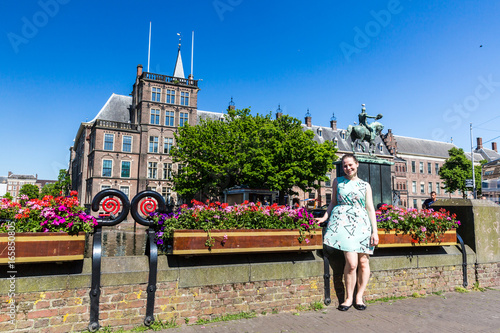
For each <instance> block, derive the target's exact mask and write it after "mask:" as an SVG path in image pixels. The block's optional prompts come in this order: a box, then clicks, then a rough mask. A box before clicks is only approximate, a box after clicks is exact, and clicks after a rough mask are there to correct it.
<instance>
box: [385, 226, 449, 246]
mask: <svg viewBox="0 0 500 333" xmlns="http://www.w3.org/2000/svg"><path fill="white" fill-rule="evenodd" d="M378 237H379V244H378V247H379V248H383V247H408V246H445V245H456V244H457V231H456V229H452V230H448V231H446V232H445V233H443V234H441V235H440V236H439V237H435V236H432V237H428V238H427V239H426V240H427V242H426V241H425V240H424V241H421V242H418V241H417V240H415V239H413V238H412V236H411V235H410V234H402V233H401V231H400V232H399V233H398V234H396V231H394V230H391V231H386V230H385V229H378Z"/></svg>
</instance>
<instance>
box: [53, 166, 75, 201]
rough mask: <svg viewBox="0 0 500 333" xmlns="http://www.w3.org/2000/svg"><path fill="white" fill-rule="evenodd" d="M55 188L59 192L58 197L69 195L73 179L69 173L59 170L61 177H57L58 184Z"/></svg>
mask: <svg viewBox="0 0 500 333" xmlns="http://www.w3.org/2000/svg"><path fill="white" fill-rule="evenodd" d="M54 188H55V190H56V192H57V193H56V195H60V194H63V195H65V194H69V190H70V188H71V179H70V177H69V173H68V172H67V171H66V170H64V169H60V170H59V176H58V177H57V182H56V183H55V185H54Z"/></svg>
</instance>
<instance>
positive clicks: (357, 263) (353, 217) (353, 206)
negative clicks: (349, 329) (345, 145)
mask: <svg viewBox="0 0 500 333" xmlns="http://www.w3.org/2000/svg"><path fill="white" fill-rule="evenodd" d="M358 166H359V163H358V160H357V159H356V157H355V156H354V155H353V154H346V155H344V156H343V157H342V168H343V169H344V173H345V176H344V177H339V178H336V179H335V180H334V181H333V185H332V189H333V195H332V198H333V200H332V202H331V203H330V205H329V206H328V209H327V210H326V213H325V215H324V216H323V217H322V218H319V219H317V221H318V223H322V222H325V221H326V220H328V219H329V220H328V227H327V229H326V232H325V236H324V240H323V242H324V245H325V247H326V250H327V252H329V251H328V248H329V247H332V248H335V249H338V250H341V251H344V257H345V260H346V264H345V267H344V280H345V285H346V298H345V300H344V302H343V303H341V304H340V305H339V306H338V309H339V310H340V311H347V310H349V308H350V307H351V306H354V308H356V309H357V310H365V309H366V305H365V304H364V302H363V294H364V292H365V289H366V285H367V283H368V279H369V278H370V263H369V255H370V254H373V247H374V246H375V245H377V244H378V234H377V219H376V217H375V209H374V207H373V198H372V189H371V187H370V184H368V183H367V182H365V181H363V180H361V179H360V178H358ZM358 268H359V269H358ZM357 273H358V274H357ZM356 285H357V293H356V295H354V288H355V286H356Z"/></svg>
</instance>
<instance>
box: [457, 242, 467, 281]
mask: <svg viewBox="0 0 500 333" xmlns="http://www.w3.org/2000/svg"><path fill="white" fill-rule="evenodd" d="M457 239H458V242H459V243H460V246H461V247H462V274H463V286H464V288H467V286H468V285H469V283H468V282H467V251H466V250H465V244H464V240H463V239H462V237H460V235H459V234H458V233H457Z"/></svg>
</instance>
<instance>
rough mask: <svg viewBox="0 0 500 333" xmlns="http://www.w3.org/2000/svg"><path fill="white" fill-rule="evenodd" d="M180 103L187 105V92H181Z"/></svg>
mask: <svg viewBox="0 0 500 333" xmlns="http://www.w3.org/2000/svg"><path fill="white" fill-rule="evenodd" d="M181 105H189V93H188V92H181Z"/></svg>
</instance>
